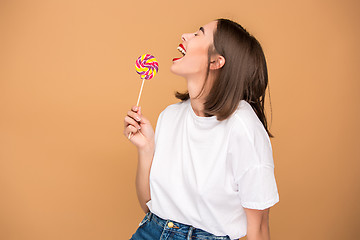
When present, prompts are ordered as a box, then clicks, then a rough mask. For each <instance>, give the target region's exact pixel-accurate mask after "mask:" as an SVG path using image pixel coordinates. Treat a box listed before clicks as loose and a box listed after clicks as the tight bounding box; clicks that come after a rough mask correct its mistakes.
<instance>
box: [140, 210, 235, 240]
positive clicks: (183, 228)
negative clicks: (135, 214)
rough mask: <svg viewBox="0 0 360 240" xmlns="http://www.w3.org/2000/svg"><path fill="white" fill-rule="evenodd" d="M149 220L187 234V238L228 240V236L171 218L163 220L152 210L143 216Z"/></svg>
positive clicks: (162, 226)
mask: <svg viewBox="0 0 360 240" xmlns="http://www.w3.org/2000/svg"><path fill="white" fill-rule="evenodd" d="M145 218H147V219H148V220H149V221H152V222H154V223H156V224H157V225H159V226H160V227H161V228H164V229H168V230H171V231H176V232H178V233H180V234H183V235H185V236H188V239H191V238H192V237H193V238H195V239H214V240H229V239H230V238H229V237H228V236H215V235H213V234H211V233H209V232H207V231H204V230H202V229H199V228H194V227H193V226H190V225H187V224H183V223H179V222H176V221H172V220H165V219H163V218H161V217H159V216H157V215H156V214H154V213H152V212H148V213H147V214H146V216H145Z"/></svg>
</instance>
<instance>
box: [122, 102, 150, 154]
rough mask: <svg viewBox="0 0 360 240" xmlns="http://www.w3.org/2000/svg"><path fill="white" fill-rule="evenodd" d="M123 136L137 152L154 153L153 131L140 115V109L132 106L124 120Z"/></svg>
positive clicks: (147, 121) (146, 120)
mask: <svg viewBox="0 0 360 240" xmlns="http://www.w3.org/2000/svg"><path fill="white" fill-rule="evenodd" d="M124 135H125V136H126V137H127V138H129V140H130V141H131V142H132V143H133V144H134V145H135V146H136V147H137V148H138V150H139V151H152V152H153V151H154V148H155V140H154V136H155V134H154V130H153V128H152V126H151V123H150V121H149V120H148V119H146V118H145V117H144V116H143V115H142V113H141V107H137V106H133V107H132V108H131V110H130V111H128V113H127V116H126V117H125V120H124Z"/></svg>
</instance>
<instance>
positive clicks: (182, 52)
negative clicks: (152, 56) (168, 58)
mask: <svg viewBox="0 0 360 240" xmlns="http://www.w3.org/2000/svg"><path fill="white" fill-rule="evenodd" d="M177 50H179V52H180V53H181V54H182V57H179V58H174V59H173V62H175V61H177V60H180V59H182V58H183V57H184V56H185V55H186V50H185V47H184V45H182V44H181V43H180V44H179V46H178V48H177Z"/></svg>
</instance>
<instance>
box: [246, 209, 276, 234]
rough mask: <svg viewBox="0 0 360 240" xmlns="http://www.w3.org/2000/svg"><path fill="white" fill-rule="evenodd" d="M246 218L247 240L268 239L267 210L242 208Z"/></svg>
mask: <svg viewBox="0 0 360 240" xmlns="http://www.w3.org/2000/svg"><path fill="white" fill-rule="evenodd" d="M244 209H245V213H246V218H247V240H270V228H269V211H270V208H267V209H264V210H256V209H249V208H244Z"/></svg>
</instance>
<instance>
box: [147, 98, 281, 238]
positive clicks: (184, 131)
mask: <svg viewBox="0 0 360 240" xmlns="http://www.w3.org/2000/svg"><path fill="white" fill-rule="evenodd" d="M150 192H151V200H150V201H149V202H147V206H148V207H149V209H150V211H151V212H153V213H155V214H156V215H158V216H159V217H161V218H164V219H171V220H174V221H177V222H181V223H184V224H188V225H192V226H193V227H195V228H200V229H203V230H205V231H207V232H210V233H212V234H214V235H218V236H225V235H228V236H229V237H230V238H231V239H238V238H241V237H243V236H245V235H246V230H247V221H246V214H245V211H244V207H245V208H252V209H259V210H263V209H266V208H268V207H271V206H273V205H274V204H275V203H277V202H278V201H279V194H278V189H277V185H276V181H275V176H274V161H273V157H272V148H271V143H270V139H269V137H268V135H267V133H266V130H265V128H264V127H263V125H262V123H261V121H260V120H259V119H258V117H257V115H256V114H255V112H254V111H253V109H252V108H251V106H250V104H249V103H247V102H246V101H244V100H242V101H241V102H240V104H239V107H238V109H237V110H236V111H235V113H234V114H233V115H231V117H230V118H228V119H226V120H224V121H218V120H217V119H216V116H212V117H199V116H197V115H196V114H195V113H194V111H193V109H192V107H191V104H190V100H187V101H185V102H180V103H176V104H173V105H170V106H168V107H167V108H166V109H165V110H164V111H163V112H162V113H161V114H160V116H159V118H158V122H157V126H156V131H155V154H154V158H153V163H152V166H151V171H150Z"/></svg>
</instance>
